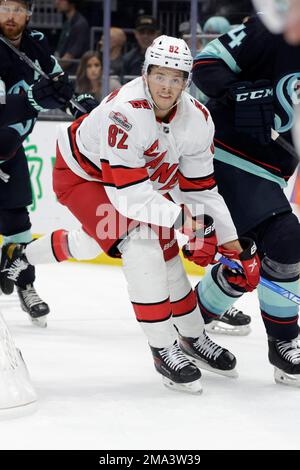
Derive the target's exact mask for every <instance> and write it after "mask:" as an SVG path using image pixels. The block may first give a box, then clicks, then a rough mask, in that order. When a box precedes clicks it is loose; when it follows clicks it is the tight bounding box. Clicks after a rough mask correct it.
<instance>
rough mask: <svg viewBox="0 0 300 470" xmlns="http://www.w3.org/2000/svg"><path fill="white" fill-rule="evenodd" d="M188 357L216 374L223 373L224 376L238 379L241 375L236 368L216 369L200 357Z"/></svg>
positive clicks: (200, 367) (200, 366)
mask: <svg viewBox="0 0 300 470" xmlns="http://www.w3.org/2000/svg"><path fill="white" fill-rule="evenodd" d="M185 354H186V353H185ZM188 358H189V360H190V361H191V362H193V363H194V364H195V365H196V366H197V367H198V368H199V369H200V370H201V369H205V370H208V371H209V372H213V373H214V374H218V375H223V376H224V377H230V378H232V379H236V378H237V377H238V376H239V374H238V372H237V370H236V369H235V368H234V369H231V370H222V369H215V368H214V367H211V366H210V365H209V364H207V362H204V361H201V360H200V359H195V358H194V357H192V356H188Z"/></svg>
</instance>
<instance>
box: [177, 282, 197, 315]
mask: <svg viewBox="0 0 300 470" xmlns="http://www.w3.org/2000/svg"><path fill="white" fill-rule="evenodd" d="M171 306H172V314H173V316H174V317H176V316H177V317H178V316H181V315H187V314H188V313H191V312H192V311H193V310H195V308H196V306H197V300H196V294H195V292H194V291H193V289H191V290H190V292H189V293H188V294H187V295H186V296H185V297H183V298H182V299H180V300H177V301H176V302H171Z"/></svg>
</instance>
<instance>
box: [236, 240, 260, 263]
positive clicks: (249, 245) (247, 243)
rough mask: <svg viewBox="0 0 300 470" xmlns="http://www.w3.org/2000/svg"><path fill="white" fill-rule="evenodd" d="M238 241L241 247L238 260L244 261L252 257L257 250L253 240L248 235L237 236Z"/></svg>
mask: <svg viewBox="0 0 300 470" xmlns="http://www.w3.org/2000/svg"><path fill="white" fill-rule="evenodd" d="M239 242H240V245H241V247H242V248H243V251H242V253H240V255H239V258H240V260H241V261H246V260H249V259H251V258H253V256H254V255H255V254H256V252H257V246H256V244H255V242H254V240H252V238H248V237H241V238H239Z"/></svg>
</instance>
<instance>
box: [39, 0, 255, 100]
mask: <svg viewBox="0 0 300 470" xmlns="http://www.w3.org/2000/svg"><path fill="white" fill-rule="evenodd" d="M44 1H45V2H46V0H44ZM42 3H43V2H39V4H38V5H36V8H35V14H34V16H33V18H32V27H36V28H37V29H39V30H42V31H43V29H44V32H45V34H46V35H47V38H48V40H49V42H50V45H51V47H52V50H53V53H55V56H56V57H57V58H58V59H59V62H60V65H61V66H62V68H63V69H64V70H65V71H67V72H68V74H69V75H70V77H71V78H72V80H74V82H75V86H76V91H77V92H78V93H86V92H89V93H92V94H93V95H94V96H95V97H96V98H97V99H98V100H101V98H102V97H103V87H102V52H103V36H102V29H103V28H102V24H103V17H102V14H103V12H102V5H101V4H100V3H97V2H82V1H81V0H54V1H53V2H52V3H53V4H54V7H55V14H56V15H58V18H60V20H61V24H60V26H59V27H58V26H57V27H53V28H52V29H51V28H49V25H48V26H47V27H45V28H43V27H42V25H41V23H40V21H39V14H40V11H39V10H38V8H39V7H40V9H41V7H42ZM113 3H114V2H112V4H113ZM117 3H118V5H117V8H116V9H115V11H114V9H113V11H112V15H111V28H110V80H109V91H113V90H115V89H117V88H119V87H120V85H122V84H124V83H126V82H127V81H129V80H131V79H132V78H134V77H136V76H138V75H140V72H141V67H142V63H143V58H144V54H145V51H146V49H147V47H148V46H149V45H150V44H151V43H152V42H153V40H154V39H155V38H156V37H158V36H159V35H160V34H173V35H176V36H178V37H182V38H183V39H185V40H186V41H187V42H188V43H189V44H190V41H191V25H190V22H189V7H190V5H189V3H186V2H159V4H162V5H159V7H162V9H163V3H168V9H169V11H171V10H172V9H174V8H175V9H176V11H174V12H172V11H171V13H172V14H173V18H175V19H176V20H175V21H173V22H172V24H170V21H169V18H167V17H166V18H165V24H163V21H164V20H163V15H162V13H163V12H161V10H160V9H159V14H157V17H159V19H157V18H155V17H154V16H152V11H151V7H152V3H151V2H138V3H140V4H141V6H142V7H143V8H140V9H135V10H134V11H131V7H130V4H128V5H126V9H125V10H124V7H125V4H127V2H126V1H125V2H117ZM180 3H182V4H184V5H180ZM171 6H172V8H171ZM170 8H171V10H170ZM180 8H182V11H180ZM251 11H252V4H251V2H250V1H239V2H235V5H232V4H230V2H227V1H211V2H206V1H203V2H201V5H200V12H199V17H201V22H198V23H197V37H196V49H197V52H199V51H200V50H201V49H202V48H203V47H204V46H205V45H206V44H207V43H208V42H209V41H210V40H211V39H214V38H215V37H218V36H219V35H221V34H224V33H226V32H228V31H229V30H230V29H231V28H232V27H233V26H235V25H236V24H237V23H240V22H241V21H243V20H244V19H245V18H246V17H247V15H248V14H250V13H251ZM181 20H184V21H181ZM57 24H58V23H57ZM197 98H198V99H200V100H201V101H203V102H205V100H206V98H205V96H204V95H202V94H201V93H199V92H198V93H197Z"/></svg>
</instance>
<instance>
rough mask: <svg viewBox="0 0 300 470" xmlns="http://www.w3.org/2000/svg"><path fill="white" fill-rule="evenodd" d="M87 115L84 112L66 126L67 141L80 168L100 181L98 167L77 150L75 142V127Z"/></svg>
mask: <svg viewBox="0 0 300 470" xmlns="http://www.w3.org/2000/svg"><path fill="white" fill-rule="evenodd" d="M87 116H88V114H85V115H84V116H81V117H80V118H79V119H76V121H74V122H73V124H71V126H70V127H69V128H68V136H69V143H70V147H71V151H72V155H73V157H74V158H75V160H76V161H77V162H78V163H79V165H80V166H81V168H82V169H83V170H84V171H85V172H86V173H87V174H88V175H89V176H91V177H92V178H95V179H97V180H99V181H102V172H101V170H100V168H98V167H97V166H96V165H95V164H94V163H93V162H91V161H90V160H89V159H88V158H87V157H86V156H85V155H83V154H82V153H81V152H80V151H79V149H78V146H77V143H76V132H77V129H78V127H79V126H80V124H81V123H82V121H83V120H84V119H85V118H86V117H87Z"/></svg>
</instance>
